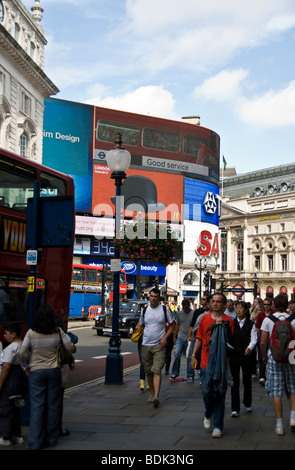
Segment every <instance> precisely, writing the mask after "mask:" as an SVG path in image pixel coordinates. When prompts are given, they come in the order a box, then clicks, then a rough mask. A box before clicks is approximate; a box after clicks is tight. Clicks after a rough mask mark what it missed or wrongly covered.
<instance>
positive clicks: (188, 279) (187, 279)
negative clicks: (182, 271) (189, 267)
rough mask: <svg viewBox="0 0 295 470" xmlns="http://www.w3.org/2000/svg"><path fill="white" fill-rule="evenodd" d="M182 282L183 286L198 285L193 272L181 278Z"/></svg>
mask: <svg viewBox="0 0 295 470" xmlns="http://www.w3.org/2000/svg"><path fill="white" fill-rule="evenodd" d="M183 284H184V285H185V286H197V285H198V277H197V276H196V274H195V273H187V274H186V275H185V276H184V278H183Z"/></svg>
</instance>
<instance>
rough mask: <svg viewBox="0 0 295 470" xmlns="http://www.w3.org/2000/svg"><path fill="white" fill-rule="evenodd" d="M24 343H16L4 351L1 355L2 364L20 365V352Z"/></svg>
mask: <svg viewBox="0 0 295 470" xmlns="http://www.w3.org/2000/svg"><path fill="white" fill-rule="evenodd" d="M21 345H22V343H19V342H17V341H14V342H13V343H10V344H9V345H8V346H6V348H4V349H3V351H2V354H1V363H2V364H4V362H7V363H8V364H14V365H15V364H20V363H21V362H20V358H19V351H20V348H21Z"/></svg>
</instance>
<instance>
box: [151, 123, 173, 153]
mask: <svg viewBox="0 0 295 470" xmlns="http://www.w3.org/2000/svg"><path fill="white" fill-rule="evenodd" d="M142 145H143V147H146V148H154V149H158V150H165V151H166V152H179V151H180V134H178V133H177V132H172V131H166V130H164V129H152V128H151V127H145V128H144V129H143V132H142Z"/></svg>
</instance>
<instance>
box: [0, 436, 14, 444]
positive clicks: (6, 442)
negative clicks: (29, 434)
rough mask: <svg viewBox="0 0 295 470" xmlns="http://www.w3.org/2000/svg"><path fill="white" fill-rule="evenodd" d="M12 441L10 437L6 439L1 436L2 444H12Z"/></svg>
mask: <svg viewBox="0 0 295 470" xmlns="http://www.w3.org/2000/svg"><path fill="white" fill-rule="evenodd" d="M11 445H12V442H11V440H10V439H5V437H0V446H11Z"/></svg>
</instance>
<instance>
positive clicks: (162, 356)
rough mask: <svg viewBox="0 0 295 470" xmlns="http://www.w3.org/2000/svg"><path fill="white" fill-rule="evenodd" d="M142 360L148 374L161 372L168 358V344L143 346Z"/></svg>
mask: <svg viewBox="0 0 295 470" xmlns="http://www.w3.org/2000/svg"><path fill="white" fill-rule="evenodd" d="M141 360H142V363H143V366H144V371H145V373H146V374H151V373H153V374H161V371H162V369H163V367H164V365H165V360H166V346H161V345H160V344H155V345H154V346H142V347H141Z"/></svg>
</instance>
